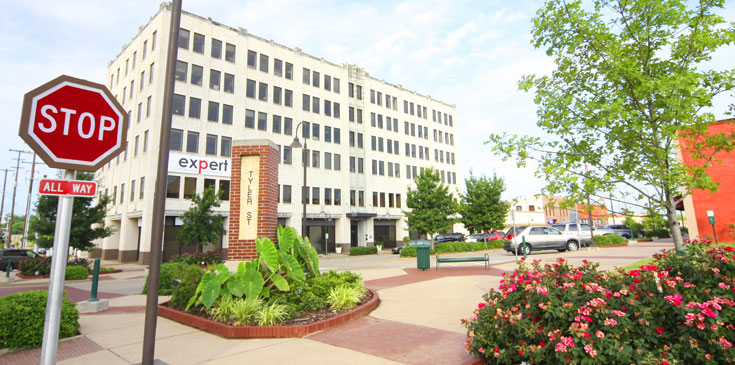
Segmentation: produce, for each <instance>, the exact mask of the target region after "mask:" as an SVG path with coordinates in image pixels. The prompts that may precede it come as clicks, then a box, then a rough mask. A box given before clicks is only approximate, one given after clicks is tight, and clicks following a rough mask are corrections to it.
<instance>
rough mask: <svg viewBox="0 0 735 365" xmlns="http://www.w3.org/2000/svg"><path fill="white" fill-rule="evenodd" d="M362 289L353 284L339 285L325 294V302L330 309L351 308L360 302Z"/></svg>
mask: <svg viewBox="0 0 735 365" xmlns="http://www.w3.org/2000/svg"><path fill="white" fill-rule="evenodd" d="M363 294H364V291H363V290H360V288H356V287H353V286H347V285H340V286H337V287H334V288H332V289H331V290H330V291H329V296H327V303H329V306H330V307H331V308H332V309H336V310H341V309H352V308H354V307H355V306H356V305H357V303H359V302H360V299H362V296H363Z"/></svg>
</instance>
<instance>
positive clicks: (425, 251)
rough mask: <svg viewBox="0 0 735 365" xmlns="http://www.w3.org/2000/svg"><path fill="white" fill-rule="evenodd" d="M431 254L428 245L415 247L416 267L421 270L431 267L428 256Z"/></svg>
mask: <svg viewBox="0 0 735 365" xmlns="http://www.w3.org/2000/svg"><path fill="white" fill-rule="evenodd" d="M430 253H431V246H430V245H417V246H416V266H417V267H418V268H419V269H421V270H426V269H428V268H429V267H430V266H431V260H430V259H429V254H430Z"/></svg>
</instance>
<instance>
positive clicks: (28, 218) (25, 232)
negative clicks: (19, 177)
mask: <svg viewBox="0 0 735 365" xmlns="http://www.w3.org/2000/svg"><path fill="white" fill-rule="evenodd" d="M35 173H36V153H35V152H33V162H31V182H30V183H29V184H28V200H27V201H26V221H25V224H23V248H26V247H27V246H26V245H27V243H28V224H29V223H30V222H31V197H33V176H34V174H35Z"/></svg>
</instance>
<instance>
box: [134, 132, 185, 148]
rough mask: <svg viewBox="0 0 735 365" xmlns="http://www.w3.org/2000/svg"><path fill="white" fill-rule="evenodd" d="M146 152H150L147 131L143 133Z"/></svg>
mask: <svg viewBox="0 0 735 365" xmlns="http://www.w3.org/2000/svg"><path fill="white" fill-rule="evenodd" d="M171 135H172V136H173V132H172V133H171ZM179 150H181V149H179ZM145 151H148V131H145V133H143V152H145Z"/></svg>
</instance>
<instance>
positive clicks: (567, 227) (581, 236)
mask: <svg viewBox="0 0 735 365" xmlns="http://www.w3.org/2000/svg"><path fill="white" fill-rule="evenodd" d="M552 227H554V228H556V229H558V230H560V231H562V232H563V233H564V234H568V235H571V236H573V237H577V240H579V242H580V244H581V245H582V246H589V245H590V244H592V228H591V227H590V225H589V224H587V223H557V224H554V225H552ZM595 231H597V229H595ZM595 234H596V235H598V234H600V232H595ZM603 234H604V233H603Z"/></svg>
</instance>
